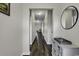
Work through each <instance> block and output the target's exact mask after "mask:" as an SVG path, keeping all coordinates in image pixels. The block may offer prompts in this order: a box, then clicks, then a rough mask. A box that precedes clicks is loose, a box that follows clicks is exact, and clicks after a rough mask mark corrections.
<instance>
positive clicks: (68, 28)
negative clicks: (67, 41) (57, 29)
mask: <svg viewBox="0 0 79 59" xmlns="http://www.w3.org/2000/svg"><path fill="white" fill-rule="evenodd" d="M70 7H73V8H75V10H76V12H77V17H76V21H75V23H74V24H73V26H71V27H69V28H64V27H63V25H62V15H63V14H64V12H65V10H67V9H68V8H70ZM62 15H61V19H60V24H61V26H62V28H64V29H66V30H69V29H72V28H73V27H74V26H75V25H76V23H77V21H78V15H79V14H78V9H77V8H76V7H75V6H68V7H67V8H65V9H64V11H63V12H62Z"/></svg>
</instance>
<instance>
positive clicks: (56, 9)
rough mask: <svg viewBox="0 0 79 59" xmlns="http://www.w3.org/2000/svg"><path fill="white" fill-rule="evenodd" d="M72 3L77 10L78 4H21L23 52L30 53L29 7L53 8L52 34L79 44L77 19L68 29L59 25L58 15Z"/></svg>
mask: <svg viewBox="0 0 79 59" xmlns="http://www.w3.org/2000/svg"><path fill="white" fill-rule="evenodd" d="M69 5H74V6H76V7H77V8H78V10H79V4H53V3H51V4H23V53H24V54H26V55H29V54H30V51H29V39H30V38H29V8H52V9H53V25H52V26H53V36H52V37H63V38H66V39H68V40H70V41H72V42H73V44H75V45H79V30H78V29H79V24H78V23H79V20H78V22H77V24H76V25H75V26H74V27H73V28H72V29H70V30H65V29H63V28H62V27H61V25H60V17H61V14H62V11H63V9H64V8H66V7H67V6H69Z"/></svg>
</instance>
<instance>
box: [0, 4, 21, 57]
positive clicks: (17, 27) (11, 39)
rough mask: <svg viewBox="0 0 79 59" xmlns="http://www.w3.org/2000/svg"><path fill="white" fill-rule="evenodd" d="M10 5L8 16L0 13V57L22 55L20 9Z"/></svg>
mask: <svg viewBox="0 0 79 59" xmlns="http://www.w3.org/2000/svg"><path fill="white" fill-rule="evenodd" d="M21 6H22V5H21V4H11V8H10V9H11V10H10V16H7V15H4V14H2V13H0V56H1V55H3V56H10V55H11V56H14V55H15V56H17V55H21V53H22V8H21Z"/></svg>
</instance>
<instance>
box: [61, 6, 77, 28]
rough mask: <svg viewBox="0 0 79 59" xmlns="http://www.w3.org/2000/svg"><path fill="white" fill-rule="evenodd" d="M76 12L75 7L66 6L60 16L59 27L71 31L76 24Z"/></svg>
mask: <svg viewBox="0 0 79 59" xmlns="http://www.w3.org/2000/svg"><path fill="white" fill-rule="evenodd" d="M77 20H78V10H77V8H76V7H75V6H68V7H67V8H65V9H64V11H63V13H62V15H61V25H62V27H63V28H64V29H71V28H73V27H74V25H75V24H76V23H77Z"/></svg>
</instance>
